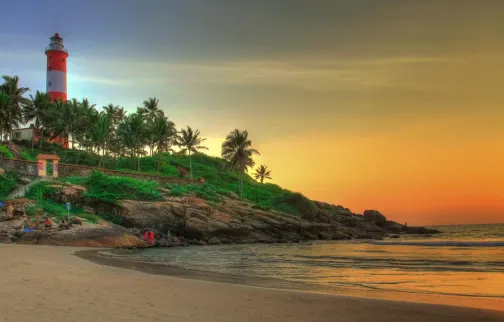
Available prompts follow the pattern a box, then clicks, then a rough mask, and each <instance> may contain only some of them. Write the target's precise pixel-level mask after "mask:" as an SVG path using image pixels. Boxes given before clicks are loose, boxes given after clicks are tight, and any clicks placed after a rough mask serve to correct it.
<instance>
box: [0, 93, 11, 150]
mask: <svg viewBox="0 0 504 322" xmlns="http://www.w3.org/2000/svg"><path fill="white" fill-rule="evenodd" d="M9 106H10V97H9V95H7V93H5V92H4V91H3V90H2V89H0V141H3V133H4V127H3V125H4V123H5V118H6V117H7V110H8V109H9Z"/></svg>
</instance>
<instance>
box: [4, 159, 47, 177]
mask: <svg viewBox="0 0 504 322" xmlns="http://www.w3.org/2000/svg"><path fill="white" fill-rule="evenodd" d="M0 163H1V167H2V168H3V169H4V170H5V171H8V172H19V173H22V174H23V175H24V176H26V177H30V178H36V177H38V167H37V161H29V160H19V159H8V158H0Z"/></svg>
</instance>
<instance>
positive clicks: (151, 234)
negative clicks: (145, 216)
mask: <svg viewBox="0 0 504 322" xmlns="http://www.w3.org/2000/svg"><path fill="white" fill-rule="evenodd" d="M149 241H150V243H151V244H154V232H153V231H151V232H150V233H149Z"/></svg>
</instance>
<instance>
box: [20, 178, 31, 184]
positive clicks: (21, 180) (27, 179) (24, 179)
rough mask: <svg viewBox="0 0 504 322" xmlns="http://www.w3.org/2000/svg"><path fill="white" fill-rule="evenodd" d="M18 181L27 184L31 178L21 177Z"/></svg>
mask: <svg viewBox="0 0 504 322" xmlns="http://www.w3.org/2000/svg"><path fill="white" fill-rule="evenodd" d="M19 182H20V183H22V184H29V183H30V182H32V180H31V179H30V178H26V177H23V178H20V179H19Z"/></svg>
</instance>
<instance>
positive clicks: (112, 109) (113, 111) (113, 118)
mask: <svg viewBox="0 0 504 322" xmlns="http://www.w3.org/2000/svg"><path fill="white" fill-rule="evenodd" d="M103 111H104V112H105V113H106V114H107V116H108V117H109V119H110V125H111V126H112V127H115V126H116V125H117V124H118V123H119V122H120V121H122V120H123V119H124V116H125V115H126V112H125V111H124V108H123V107H120V106H119V105H114V104H112V103H110V104H109V105H107V106H104V107H103Z"/></svg>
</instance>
